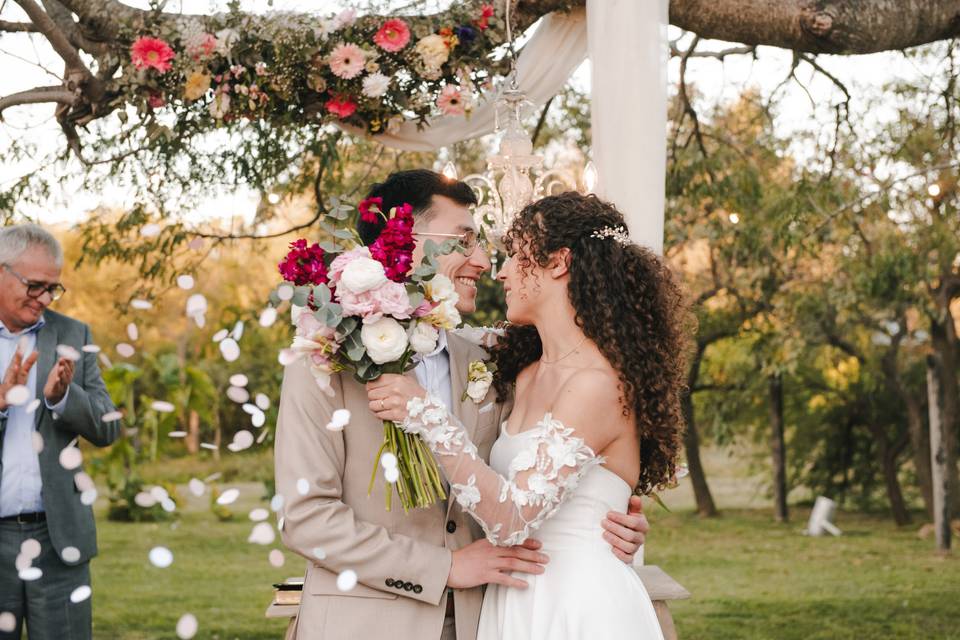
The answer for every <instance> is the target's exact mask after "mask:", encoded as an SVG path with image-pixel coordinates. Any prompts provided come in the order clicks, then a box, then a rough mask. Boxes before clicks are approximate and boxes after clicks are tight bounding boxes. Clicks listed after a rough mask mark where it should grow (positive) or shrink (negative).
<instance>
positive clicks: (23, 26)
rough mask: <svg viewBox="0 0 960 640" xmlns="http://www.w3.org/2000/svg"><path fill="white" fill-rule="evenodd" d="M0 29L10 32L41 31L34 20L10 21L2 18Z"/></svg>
mask: <svg viewBox="0 0 960 640" xmlns="http://www.w3.org/2000/svg"><path fill="white" fill-rule="evenodd" d="M0 31H6V32H8V33H18V32H28V33H29V32H32V33H39V32H40V29H37V26H36V25H35V24H33V23H32V22H9V21H7V20H0Z"/></svg>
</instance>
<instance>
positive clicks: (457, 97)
mask: <svg viewBox="0 0 960 640" xmlns="http://www.w3.org/2000/svg"><path fill="white" fill-rule="evenodd" d="M437 107H439V109H440V112H441V113H443V115H446V116H462V115H463V114H464V113H465V112H466V109H465V107H464V104H463V94H462V93H461V91H460V89H458V88H457V86H456V85H452V84H448V85H446V86H444V87H443V90H441V91H440V97H439V98H437Z"/></svg>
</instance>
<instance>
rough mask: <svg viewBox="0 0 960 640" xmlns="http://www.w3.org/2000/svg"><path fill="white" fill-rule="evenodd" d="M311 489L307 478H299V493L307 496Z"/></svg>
mask: <svg viewBox="0 0 960 640" xmlns="http://www.w3.org/2000/svg"><path fill="white" fill-rule="evenodd" d="M309 491H310V481H309V480H307V479H306V478H300V479H299V480H297V493H299V494H300V495H302V496H305V495H307V493H308V492H309Z"/></svg>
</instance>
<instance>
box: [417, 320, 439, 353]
mask: <svg viewBox="0 0 960 640" xmlns="http://www.w3.org/2000/svg"><path fill="white" fill-rule="evenodd" d="M439 337H440V332H439V331H437V330H436V329H435V328H434V327H431V326H430V325H429V324H427V323H426V322H418V323H417V324H416V326H415V327H414V328H413V332H412V333H411V334H410V346H411V347H413V350H414V351H416V352H417V353H421V354H427V353H432V352H433V350H434V349H436V348H437V339H439Z"/></svg>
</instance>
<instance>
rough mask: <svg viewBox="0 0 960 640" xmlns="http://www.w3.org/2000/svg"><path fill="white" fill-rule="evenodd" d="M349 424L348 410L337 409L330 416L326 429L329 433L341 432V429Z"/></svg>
mask: <svg viewBox="0 0 960 640" xmlns="http://www.w3.org/2000/svg"><path fill="white" fill-rule="evenodd" d="M349 423H350V410H349V409H337V410H336V411H334V412H333V415H332V416H330V422H329V423H327V429H328V430H330V431H343V428H344V427H346V426H347V425H348V424H349Z"/></svg>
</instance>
